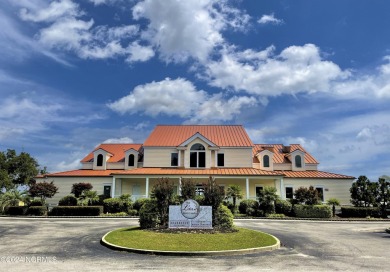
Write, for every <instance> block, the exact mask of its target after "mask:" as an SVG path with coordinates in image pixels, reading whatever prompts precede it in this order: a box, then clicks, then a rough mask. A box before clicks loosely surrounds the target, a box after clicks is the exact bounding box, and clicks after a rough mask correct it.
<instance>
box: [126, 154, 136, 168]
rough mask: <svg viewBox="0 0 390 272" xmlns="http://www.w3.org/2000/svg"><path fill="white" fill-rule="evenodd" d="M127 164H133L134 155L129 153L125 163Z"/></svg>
mask: <svg viewBox="0 0 390 272" xmlns="http://www.w3.org/2000/svg"><path fill="white" fill-rule="evenodd" d="M127 165H128V166H134V155H133V154H130V155H129V162H128V163H127Z"/></svg>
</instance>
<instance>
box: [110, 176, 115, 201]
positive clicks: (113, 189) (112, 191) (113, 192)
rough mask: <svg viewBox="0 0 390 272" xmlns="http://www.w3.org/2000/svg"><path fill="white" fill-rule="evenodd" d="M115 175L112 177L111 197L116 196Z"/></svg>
mask: <svg viewBox="0 0 390 272" xmlns="http://www.w3.org/2000/svg"><path fill="white" fill-rule="evenodd" d="M115 183H116V182H115V177H112V186H111V197H112V198H114V197H115Z"/></svg>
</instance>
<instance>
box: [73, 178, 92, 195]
mask: <svg viewBox="0 0 390 272" xmlns="http://www.w3.org/2000/svg"><path fill="white" fill-rule="evenodd" d="M92 188H93V186H92V185H91V183H84V182H80V183H74V184H73V185H72V190H71V191H70V192H71V193H72V194H74V196H75V197H80V196H81V195H82V194H83V192H84V191H90V190H92Z"/></svg>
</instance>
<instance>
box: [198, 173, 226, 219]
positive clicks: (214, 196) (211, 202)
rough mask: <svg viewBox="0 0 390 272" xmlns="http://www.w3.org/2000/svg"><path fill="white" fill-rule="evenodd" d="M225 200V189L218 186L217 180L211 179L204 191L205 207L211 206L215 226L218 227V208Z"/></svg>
mask: <svg viewBox="0 0 390 272" xmlns="http://www.w3.org/2000/svg"><path fill="white" fill-rule="evenodd" d="M224 198H225V191H224V189H223V188H222V187H221V186H219V185H218V184H217V182H216V181H215V178H213V177H209V179H208V182H207V184H206V185H205V189H204V202H203V205H206V206H211V207H212V212H213V226H215V227H218V224H219V223H218V218H217V213H218V208H219V206H220V205H221V204H222V201H223V199H224Z"/></svg>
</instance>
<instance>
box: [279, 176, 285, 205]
mask: <svg viewBox="0 0 390 272" xmlns="http://www.w3.org/2000/svg"><path fill="white" fill-rule="evenodd" d="M280 198H281V199H283V200H285V199H286V196H285V195H284V184H283V177H281V178H280Z"/></svg>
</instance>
